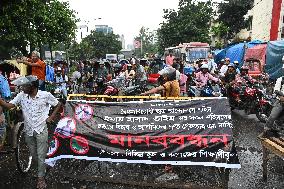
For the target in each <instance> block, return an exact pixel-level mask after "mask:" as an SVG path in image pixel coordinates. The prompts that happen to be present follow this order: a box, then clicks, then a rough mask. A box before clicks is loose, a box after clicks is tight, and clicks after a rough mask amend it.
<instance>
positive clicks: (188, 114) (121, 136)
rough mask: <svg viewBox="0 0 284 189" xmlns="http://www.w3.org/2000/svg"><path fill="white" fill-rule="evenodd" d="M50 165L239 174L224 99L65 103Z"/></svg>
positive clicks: (229, 116)
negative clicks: (91, 163) (65, 161)
mask: <svg viewBox="0 0 284 189" xmlns="http://www.w3.org/2000/svg"><path fill="white" fill-rule="evenodd" d="M65 115H66V117H64V118H62V119H61V120H60V121H59V122H58V124H57V125H56V128H55V129H54V134H53V137H52V140H50V142H49V144H50V145H49V152H48V157H47V159H46V163H51V162H53V161H55V160H59V159H62V158H76V159H86V160H98V161H111V162H127V163H146V164H172V165H203V166H215V167H225V168H240V163H239V159H238V156H237V152H236V149H235V147H234V141H233V133H232V129H233V124H232V120H231V111H230V107H229V103H228V100H227V99H226V98H216V99H194V100H184V101H144V102H124V103H116V102H115V103H113V102H111V103H110V102H87V101H81V102H80V101H67V103H66V107H65Z"/></svg>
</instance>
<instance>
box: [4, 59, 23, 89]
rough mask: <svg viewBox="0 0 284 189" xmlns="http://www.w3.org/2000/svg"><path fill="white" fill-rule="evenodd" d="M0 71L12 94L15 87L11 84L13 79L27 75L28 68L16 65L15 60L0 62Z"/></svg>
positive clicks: (20, 64) (19, 64)
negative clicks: (6, 80)
mask: <svg viewBox="0 0 284 189" xmlns="http://www.w3.org/2000/svg"><path fill="white" fill-rule="evenodd" d="M0 70H1V71H2V75H3V76H5V77H6V78H7V79H8V81H9V85H10V89H11V91H12V92H15V86H14V85H12V84H11V81H12V80H13V79H16V78H15V77H16V75H17V76H25V75H28V67H27V65H25V64H22V63H17V61H16V60H4V61H2V62H0Z"/></svg>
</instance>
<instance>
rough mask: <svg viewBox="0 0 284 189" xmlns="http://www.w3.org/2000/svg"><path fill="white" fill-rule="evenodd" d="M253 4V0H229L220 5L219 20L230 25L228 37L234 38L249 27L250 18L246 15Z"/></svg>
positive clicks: (227, 25)
mask: <svg viewBox="0 0 284 189" xmlns="http://www.w3.org/2000/svg"><path fill="white" fill-rule="evenodd" d="M252 6H253V1H248V0H228V3H221V4H220V5H219V11H218V13H219V18H218V21H219V22H221V23H222V24H224V25H225V26H226V27H228V32H227V36H226V38H227V39H232V38H233V37H235V35H236V34H237V33H238V32H239V31H240V30H241V29H244V28H247V26H248V22H249V20H245V18H244V16H245V15H246V14H247V13H248V10H250V9H251V8H252Z"/></svg>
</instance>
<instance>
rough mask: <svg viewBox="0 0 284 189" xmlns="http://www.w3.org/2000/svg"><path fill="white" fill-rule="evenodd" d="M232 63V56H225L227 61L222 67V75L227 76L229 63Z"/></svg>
mask: <svg viewBox="0 0 284 189" xmlns="http://www.w3.org/2000/svg"><path fill="white" fill-rule="evenodd" d="M229 64H230V58H225V63H224V65H223V66H222V67H221V69H220V76H221V77H225V73H226V72H227V70H228V65H229Z"/></svg>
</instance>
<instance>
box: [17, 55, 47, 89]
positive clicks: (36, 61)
mask: <svg viewBox="0 0 284 189" xmlns="http://www.w3.org/2000/svg"><path fill="white" fill-rule="evenodd" d="M17 62H18V63H23V64H25V65H28V66H31V67H32V75H34V76H37V78H38V80H39V89H40V90H42V91H44V90H45V63H44V62H43V61H41V60H40V54H39V52H37V51H33V52H32V57H31V60H30V59H28V58H23V59H22V60H19V59H18V60H17Z"/></svg>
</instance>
